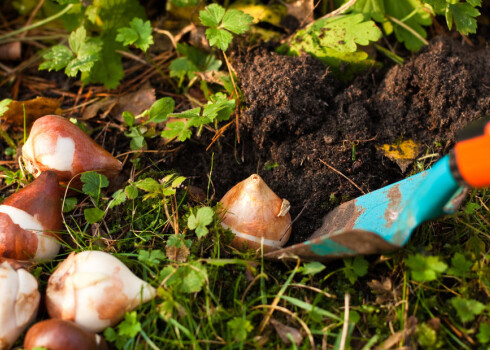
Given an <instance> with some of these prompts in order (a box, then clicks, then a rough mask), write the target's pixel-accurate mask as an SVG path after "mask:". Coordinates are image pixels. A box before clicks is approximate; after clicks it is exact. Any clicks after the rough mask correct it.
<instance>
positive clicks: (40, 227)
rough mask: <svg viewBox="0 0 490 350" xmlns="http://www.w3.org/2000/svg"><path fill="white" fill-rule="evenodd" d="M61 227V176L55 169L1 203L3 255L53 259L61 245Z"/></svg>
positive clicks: (6, 256)
mask: <svg viewBox="0 0 490 350" xmlns="http://www.w3.org/2000/svg"><path fill="white" fill-rule="evenodd" d="M61 227H62V215H61V193H60V187H59V185H58V177H57V175H56V173H55V172H54V171H46V172H44V173H42V174H41V175H40V176H39V177H38V178H37V179H36V180H34V181H33V182H32V183H31V184H29V185H27V186H26V187H25V188H23V189H21V190H20V191H18V192H17V193H14V194H13V195H11V196H10V197H8V198H7V199H5V200H4V201H3V203H2V204H1V205H0V256H1V257H3V258H7V259H15V260H28V259H29V260H30V259H32V260H49V259H52V258H54V257H55V256H56V254H58V250H59V248H60V243H59V242H58V238H57V236H56V231H59V230H60V229H61Z"/></svg>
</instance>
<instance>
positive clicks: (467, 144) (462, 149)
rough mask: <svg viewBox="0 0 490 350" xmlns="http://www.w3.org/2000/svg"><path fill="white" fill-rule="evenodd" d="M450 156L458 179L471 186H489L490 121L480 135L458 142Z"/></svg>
mask: <svg viewBox="0 0 490 350" xmlns="http://www.w3.org/2000/svg"><path fill="white" fill-rule="evenodd" d="M451 158H453V159H452V160H453V162H452V163H453V164H452V165H453V166H452V170H455V171H456V172H457V173H459V174H458V175H459V176H457V177H459V178H460V180H463V181H464V182H465V183H466V184H468V185H470V186H472V187H477V188H481V187H490V122H488V123H487V124H486V125H485V126H484V127H483V130H482V134H481V135H479V136H476V137H473V138H470V139H468V140H464V141H460V142H458V143H457V144H456V146H455V147H454V153H453V154H452V157H451ZM455 171H453V173H454V172H455ZM454 175H456V174H454ZM455 177H456V176H455Z"/></svg>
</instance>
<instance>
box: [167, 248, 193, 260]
mask: <svg viewBox="0 0 490 350" xmlns="http://www.w3.org/2000/svg"><path fill="white" fill-rule="evenodd" d="M165 252H166V253H167V257H168V258H169V259H170V260H174V261H178V262H186V261H187V258H188V257H189V254H190V253H191V251H190V250H189V248H187V247H186V246H185V245H183V246H182V247H180V248H177V247H168V246H167V247H165Z"/></svg>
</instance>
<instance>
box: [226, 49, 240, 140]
mask: <svg viewBox="0 0 490 350" xmlns="http://www.w3.org/2000/svg"><path fill="white" fill-rule="evenodd" d="M223 57H224V58H225V63H226V67H227V68H228V72H229V73H230V78H231V82H232V84H233V89H234V90H235V94H236V106H237V107H236V108H237V110H236V112H235V116H236V119H235V120H236V138H237V142H238V143H240V122H239V119H238V117H239V114H240V113H238V106H239V105H240V95H239V94H238V90H237V88H236V83H235V78H233V72H232V71H231V65H230V62H229V61H228V56H226V53H225V52H224V51H223Z"/></svg>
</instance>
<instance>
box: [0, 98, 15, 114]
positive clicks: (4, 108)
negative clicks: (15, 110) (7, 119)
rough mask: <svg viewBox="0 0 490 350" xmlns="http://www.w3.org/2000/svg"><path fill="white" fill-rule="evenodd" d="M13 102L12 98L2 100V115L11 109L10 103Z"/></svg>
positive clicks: (0, 111) (0, 103)
mask: <svg viewBox="0 0 490 350" xmlns="http://www.w3.org/2000/svg"><path fill="white" fill-rule="evenodd" d="M10 102H12V100H11V99H10V98H6V99H3V100H2V101H0V117H1V116H2V115H3V114H4V113H5V112H7V111H8V110H9V107H8V106H9V104H10Z"/></svg>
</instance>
